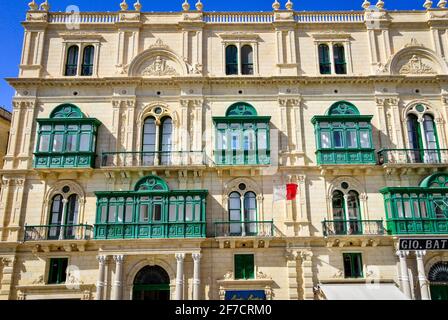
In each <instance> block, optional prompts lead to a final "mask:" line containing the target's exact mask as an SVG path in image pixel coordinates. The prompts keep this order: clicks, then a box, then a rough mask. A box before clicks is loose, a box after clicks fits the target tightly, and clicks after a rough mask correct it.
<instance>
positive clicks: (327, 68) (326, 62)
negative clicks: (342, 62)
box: [319, 44, 331, 74]
mask: <svg viewBox="0 0 448 320" xmlns="http://www.w3.org/2000/svg"><path fill="white" fill-rule="evenodd" d="M319 69H320V74H331V61H330V49H329V48H328V45H326V44H320V45H319Z"/></svg>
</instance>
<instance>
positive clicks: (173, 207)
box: [169, 202, 177, 221]
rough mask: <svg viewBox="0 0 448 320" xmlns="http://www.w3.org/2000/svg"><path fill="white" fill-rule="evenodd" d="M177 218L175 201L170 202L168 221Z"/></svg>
mask: <svg viewBox="0 0 448 320" xmlns="http://www.w3.org/2000/svg"><path fill="white" fill-rule="evenodd" d="M176 220H177V206H176V204H175V203H172V202H171V203H170V206H169V221H176Z"/></svg>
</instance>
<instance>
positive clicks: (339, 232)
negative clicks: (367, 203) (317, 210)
mask: <svg viewBox="0 0 448 320" xmlns="http://www.w3.org/2000/svg"><path fill="white" fill-rule="evenodd" d="M322 227H323V234H324V236H325V237H328V236H351V235H383V234H385V230H384V225H383V221H382V220H324V221H323V222H322Z"/></svg>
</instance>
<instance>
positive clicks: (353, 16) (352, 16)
mask: <svg viewBox="0 0 448 320" xmlns="http://www.w3.org/2000/svg"><path fill="white" fill-rule="evenodd" d="M295 20H296V21H297V22H298V23H353V22H364V12H297V13H296V14H295Z"/></svg>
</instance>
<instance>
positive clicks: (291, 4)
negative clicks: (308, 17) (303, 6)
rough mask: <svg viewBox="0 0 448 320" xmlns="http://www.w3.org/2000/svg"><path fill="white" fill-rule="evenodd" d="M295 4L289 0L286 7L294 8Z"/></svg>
mask: <svg viewBox="0 0 448 320" xmlns="http://www.w3.org/2000/svg"><path fill="white" fill-rule="evenodd" d="M293 6H294V3H292V2H291V0H288V2H286V5H285V7H286V9H288V10H292V9H293Z"/></svg>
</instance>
